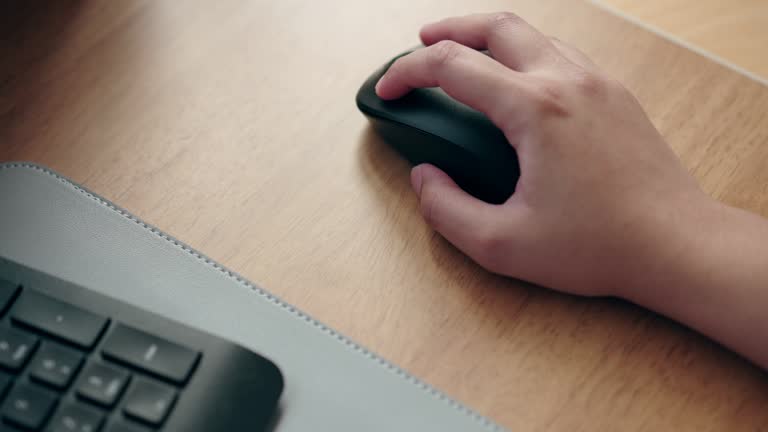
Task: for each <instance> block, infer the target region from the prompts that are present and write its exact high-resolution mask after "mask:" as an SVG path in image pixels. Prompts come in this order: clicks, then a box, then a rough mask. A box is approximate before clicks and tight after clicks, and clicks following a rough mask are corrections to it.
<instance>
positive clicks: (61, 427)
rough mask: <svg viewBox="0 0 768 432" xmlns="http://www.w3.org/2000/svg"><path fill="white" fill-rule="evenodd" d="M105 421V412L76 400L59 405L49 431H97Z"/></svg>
mask: <svg viewBox="0 0 768 432" xmlns="http://www.w3.org/2000/svg"><path fill="white" fill-rule="evenodd" d="M102 423H104V414H102V413H101V412H99V411H97V410H95V409H93V408H89V407H87V406H85V405H83V404H80V403H76V402H66V403H65V404H63V405H62V406H61V407H59V410H58V412H56V415H55V416H54V417H53V420H52V421H51V423H50V425H49V426H48V429H46V431H47V432H96V431H98V430H99V428H100V427H101V424H102Z"/></svg>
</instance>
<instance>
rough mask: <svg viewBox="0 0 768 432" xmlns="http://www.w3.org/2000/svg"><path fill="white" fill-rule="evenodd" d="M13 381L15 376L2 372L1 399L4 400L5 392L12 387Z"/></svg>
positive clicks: (0, 380)
mask: <svg viewBox="0 0 768 432" xmlns="http://www.w3.org/2000/svg"><path fill="white" fill-rule="evenodd" d="M12 383H13V378H12V377H11V376H10V375H8V374H4V373H2V372H0V400H3V396H5V392H7V391H8V388H10V387H11V384H12Z"/></svg>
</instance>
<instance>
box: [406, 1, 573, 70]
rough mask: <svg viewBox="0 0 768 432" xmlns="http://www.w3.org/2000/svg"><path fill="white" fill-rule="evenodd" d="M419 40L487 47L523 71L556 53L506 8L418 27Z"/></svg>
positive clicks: (479, 47)
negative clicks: (419, 32) (501, 10)
mask: <svg viewBox="0 0 768 432" xmlns="http://www.w3.org/2000/svg"><path fill="white" fill-rule="evenodd" d="M421 40H422V42H424V44H425V45H432V44H435V43H437V42H439V41H443V40H452V41H455V42H458V43H460V44H462V45H466V46H468V47H471V48H475V49H488V50H489V51H490V52H491V54H492V55H493V57H494V58H495V59H496V60H498V61H499V62H501V63H502V64H504V65H506V66H507V67H509V68H511V69H514V70H517V71H521V72H525V71H530V70H533V69H537V68H540V67H544V66H546V65H547V63H549V62H551V61H552V59H553V58H554V57H555V56H556V55H557V54H558V53H557V49H556V48H555V46H554V45H553V44H552V42H550V40H549V38H548V37H547V36H545V35H544V34H542V33H541V32H539V31H538V30H537V29H536V28H534V27H533V26H532V25H530V24H528V23H527V22H525V21H524V20H523V19H522V18H520V17H518V16H517V15H515V14H512V13H509V12H502V13H494V14H477V15H468V16H464V17H456V18H448V19H445V20H442V21H439V22H436V23H434V24H429V25H427V26H425V27H424V28H422V30H421Z"/></svg>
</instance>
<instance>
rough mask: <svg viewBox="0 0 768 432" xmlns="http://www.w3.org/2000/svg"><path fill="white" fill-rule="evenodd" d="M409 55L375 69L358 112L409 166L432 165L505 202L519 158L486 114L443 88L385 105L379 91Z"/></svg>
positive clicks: (363, 90)
mask: <svg viewBox="0 0 768 432" xmlns="http://www.w3.org/2000/svg"><path fill="white" fill-rule="evenodd" d="M412 51H413V50H410V51H406V52H404V53H402V54H400V55H398V56H396V57H395V58H393V59H392V60H390V61H389V62H387V63H386V64H385V65H384V66H382V67H381V68H379V69H378V70H376V71H375V72H374V73H373V74H372V75H371V76H370V77H369V78H368V79H367V80H366V81H365V82H364V83H363V85H362V86H361V87H360V90H359V91H358V92H357V97H356V102H357V107H358V109H360V111H362V113H363V114H364V115H365V116H366V117H367V118H368V120H369V121H370V122H371V125H372V126H373V128H374V130H375V131H376V132H377V133H378V134H379V135H380V136H381V137H382V138H383V140H384V141H385V142H386V143H388V144H389V145H390V146H392V147H393V148H394V149H395V150H396V151H397V152H398V153H399V154H400V155H402V156H403V157H404V158H405V159H407V160H408V161H409V162H410V163H412V164H414V165H417V164H421V163H430V164H432V165H435V166H436V167H438V168H440V169H442V170H443V171H445V173H446V174H448V175H449V176H450V177H451V178H452V179H453V181H455V182H456V183H457V184H458V185H459V186H460V187H461V188H462V189H464V190H465V191H466V192H468V193H469V194H471V195H473V196H475V197H476V198H478V199H481V200H483V201H486V202H488V203H492V204H500V203H503V202H505V201H506V200H507V199H508V198H509V197H510V196H511V195H512V193H513V192H514V190H515V186H516V184H517V180H518V178H519V176H520V167H519V164H518V160H517V154H516V153H515V150H514V149H513V148H512V146H511V145H510V144H509V142H508V141H507V138H506V137H505V136H504V133H503V132H502V131H501V130H500V129H499V128H497V127H496V126H495V125H494V124H493V123H492V122H491V121H490V120H489V119H488V117H486V116H485V115H484V114H483V113H481V112H479V111H477V110H475V109H473V108H470V107H469V106H467V105H465V104H463V103H461V102H458V101H457V100H455V99H453V98H452V97H450V96H449V95H448V94H446V93H445V92H444V91H443V90H441V89H440V88H423V89H415V90H413V91H411V92H410V93H408V94H407V95H405V96H403V97H402V98H400V99H397V100H391V101H385V100H383V99H381V98H379V97H378V96H377V95H376V90H375V86H376V83H377V82H378V81H379V78H381V77H382V76H383V75H384V73H385V72H386V71H387V69H388V68H389V67H390V66H391V65H392V63H394V61H395V60H397V59H398V58H399V57H401V56H403V55H406V54H408V53H410V52H412Z"/></svg>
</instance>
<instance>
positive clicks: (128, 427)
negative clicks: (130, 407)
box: [104, 420, 152, 432]
mask: <svg viewBox="0 0 768 432" xmlns="http://www.w3.org/2000/svg"><path fill="white" fill-rule="evenodd" d="M104 432H152V431H150V430H149V429H147V428H145V427H143V426H139V425H136V424H133V423H128V422H125V421H122V420H117V421H115V422H114V423H112V424H110V425H109V426H107V428H106V429H104Z"/></svg>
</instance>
